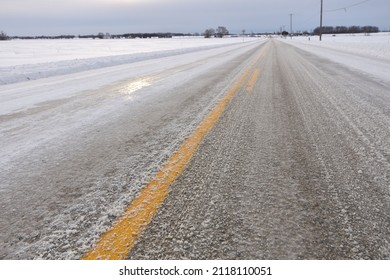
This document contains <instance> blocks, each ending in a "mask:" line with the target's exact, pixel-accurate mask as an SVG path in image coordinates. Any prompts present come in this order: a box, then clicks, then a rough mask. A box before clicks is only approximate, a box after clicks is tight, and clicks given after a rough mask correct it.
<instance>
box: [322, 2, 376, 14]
mask: <svg viewBox="0 0 390 280" xmlns="http://www.w3.org/2000/svg"><path fill="white" fill-rule="evenodd" d="M369 1H371V0H365V1H360V2H358V3H355V4H352V5H349V6H346V7H342V8H337V9H333V10H325V11H324V12H326V13H330V12H336V11H341V10H344V11H345V12H347V9H349V8H352V7H355V6H359V5H361V4H364V3H366V2H369Z"/></svg>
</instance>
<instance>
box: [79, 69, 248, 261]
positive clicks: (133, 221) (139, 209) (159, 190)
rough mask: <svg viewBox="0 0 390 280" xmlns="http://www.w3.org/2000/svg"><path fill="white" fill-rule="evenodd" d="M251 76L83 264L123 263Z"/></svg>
mask: <svg viewBox="0 0 390 280" xmlns="http://www.w3.org/2000/svg"><path fill="white" fill-rule="evenodd" d="M249 72H250V71H249V69H248V70H247V71H245V72H244V74H243V75H242V76H241V77H240V79H239V81H238V82H236V83H235V84H234V85H233V87H232V88H231V89H230V90H229V91H228V92H227V93H226V94H225V96H224V97H223V98H222V99H221V101H220V102H219V103H218V104H217V106H216V107H215V108H214V109H213V110H212V111H211V112H210V113H209V114H208V115H207V116H206V118H205V119H204V120H203V121H202V122H201V124H200V125H199V126H198V127H197V129H196V130H195V132H194V133H193V134H192V135H191V136H190V137H189V138H187V140H185V142H184V143H183V144H182V146H181V147H180V148H179V149H178V150H177V151H176V152H175V153H173V155H172V156H171V157H170V158H169V160H168V162H167V163H166V164H165V165H164V166H163V167H162V169H161V170H160V171H159V172H158V173H157V174H156V176H155V177H154V179H153V180H152V181H151V182H150V183H149V184H148V185H146V186H145V187H144V188H143V189H142V191H141V193H140V194H139V196H138V197H136V198H135V199H134V200H133V202H132V203H131V204H130V206H129V207H128V208H127V209H126V211H125V213H124V214H123V215H122V216H121V217H120V218H119V219H118V221H117V222H116V223H115V224H114V226H113V227H112V228H111V229H110V230H109V231H107V232H105V233H104V234H103V235H102V236H101V237H100V239H99V241H98V242H97V244H96V245H95V246H94V247H93V248H92V249H91V250H90V251H89V252H87V253H86V254H85V255H84V256H83V257H82V259H83V260H99V259H101V260H121V259H125V258H126V257H127V255H128V254H129V252H130V250H131V249H132V247H133V246H134V244H135V241H136V240H137V238H138V237H139V236H140V235H141V233H142V232H143V231H144V229H145V228H146V227H147V225H148V224H149V223H150V221H151V220H152V218H153V216H154V215H155V213H156V212H157V210H158V209H159V207H160V205H161V204H162V203H163V201H164V200H165V198H166V197H167V195H168V193H169V185H170V184H171V183H172V182H173V181H174V180H176V179H177V178H178V177H179V176H180V175H181V173H182V172H183V171H184V169H185V167H186V166H187V164H188V163H189V162H190V160H191V159H192V157H193V155H194V154H195V152H196V150H197V148H198V146H199V144H200V142H201V141H202V139H203V138H204V136H205V135H206V134H207V133H208V131H209V130H210V129H211V128H212V127H213V126H214V124H215V123H216V122H217V120H218V118H219V116H220V115H221V114H222V112H223V111H224V110H225V108H226V106H227V105H228V104H229V102H230V100H231V99H232V98H233V96H234V95H235V93H236V92H237V91H238V89H239V88H240V87H241V86H242V85H243V84H244V81H245V80H246V79H247V77H248V75H249Z"/></svg>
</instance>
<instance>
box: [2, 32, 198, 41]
mask: <svg viewBox="0 0 390 280" xmlns="http://www.w3.org/2000/svg"><path fill="white" fill-rule="evenodd" d="M3 33H4V32H1V33H0V40H2V39H1V38H2V36H4V38H7V39H75V38H83V39H119V38H126V39H135V38H172V37H174V36H177V37H179V36H200V34H199V33H194V34H192V33H171V32H165V33H163V32H156V33H125V34H114V35H113V34H109V33H103V32H99V33H98V34H89V35H78V36H75V35H59V36H13V37H7V36H6V35H5V33H4V35H2V34H3ZM3 40H5V39H3Z"/></svg>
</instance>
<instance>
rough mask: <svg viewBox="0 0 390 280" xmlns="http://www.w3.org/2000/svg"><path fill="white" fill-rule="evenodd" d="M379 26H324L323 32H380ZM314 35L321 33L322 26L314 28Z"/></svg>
mask: <svg viewBox="0 0 390 280" xmlns="http://www.w3.org/2000/svg"><path fill="white" fill-rule="evenodd" d="M378 32H379V28H378V27H376V26H370V25H367V26H356V25H353V26H349V27H347V26H335V27H334V26H323V27H322V34H344V33H378ZM313 33H314V35H319V34H320V27H316V28H315V29H314V30H313Z"/></svg>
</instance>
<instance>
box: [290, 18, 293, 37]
mask: <svg viewBox="0 0 390 280" xmlns="http://www.w3.org/2000/svg"><path fill="white" fill-rule="evenodd" d="M293 15H294V14H290V38H291V39H292V16H293Z"/></svg>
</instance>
